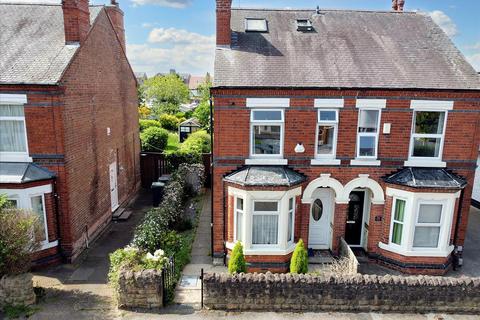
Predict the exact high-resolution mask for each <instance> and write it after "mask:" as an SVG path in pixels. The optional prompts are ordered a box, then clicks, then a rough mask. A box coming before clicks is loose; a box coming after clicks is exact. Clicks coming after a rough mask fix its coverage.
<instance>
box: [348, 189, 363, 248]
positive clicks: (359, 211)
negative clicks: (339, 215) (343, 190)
mask: <svg viewBox="0 0 480 320" xmlns="http://www.w3.org/2000/svg"><path fill="white" fill-rule="evenodd" d="M364 201H365V192H363V191H352V193H350V202H349V203H348V215H347V227H346V230H345V241H346V242H347V243H348V244H349V245H352V246H359V245H361V241H362V224H363V203H364Z"/></svg>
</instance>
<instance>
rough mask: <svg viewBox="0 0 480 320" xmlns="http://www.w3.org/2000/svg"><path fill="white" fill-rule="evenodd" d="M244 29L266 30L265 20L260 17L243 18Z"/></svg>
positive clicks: (252, 30)
mask: <svg viewBox="0 0 480 320" xmlns="http://www.w3.org/2000/svg"><path fill="white" fill-rule="evenodd" d="M245 31H250V32H268V24H267V20H265V19H260V18H247V19H245Z"/></svg>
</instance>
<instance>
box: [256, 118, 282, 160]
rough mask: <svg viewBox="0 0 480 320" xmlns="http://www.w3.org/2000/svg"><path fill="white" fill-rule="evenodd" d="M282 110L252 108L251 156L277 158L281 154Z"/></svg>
mask: <svg viewBox="0 0 480 320" xmlns="http://www.w3.org/2000/svg"><path fill="white" fill-rule="evenodd" d="M283 127H284V113H283V110H271V109H264V110H260V109H257V110H252V112H251V132H250V135H251V138H250V141H251V142H250V144H251V150H250V156H251V157H265V158H272V157H273V158H279V157H282V156H283Z"/></svg>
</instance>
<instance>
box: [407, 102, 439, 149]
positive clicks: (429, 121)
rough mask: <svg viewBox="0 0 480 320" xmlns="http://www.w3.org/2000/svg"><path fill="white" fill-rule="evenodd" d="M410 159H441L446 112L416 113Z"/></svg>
mask: <svg viewBox="0 0 480 320" xmlns="http://www.w3.org/2000/svg"><path fill="white" fill-rule="evenodd" d="M413 117H414V119H413V128H412V137H411V142H410V158H428V159H441V158H442V149H443V141H444V137H445V122H446V118H447V117H446V112H435V111H415V112H414V116H413Z"/></svg>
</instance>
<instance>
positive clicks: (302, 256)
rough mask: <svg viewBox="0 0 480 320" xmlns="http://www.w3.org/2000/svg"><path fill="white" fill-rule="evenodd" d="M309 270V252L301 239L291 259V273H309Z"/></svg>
mask: <svg viewBox="0 0 480 320" xmlns="http://www.w3.org/2000/svg"><path fill="white" fill-rule="evenodd" d="M307 272H308V252H307V249H305V245H304V244H303V240H302V239H300V240H299V241H298V243H297V245H296V247H295V250H294V251H293V255H292V259H291V260H290V273H307Z"/></svg>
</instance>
